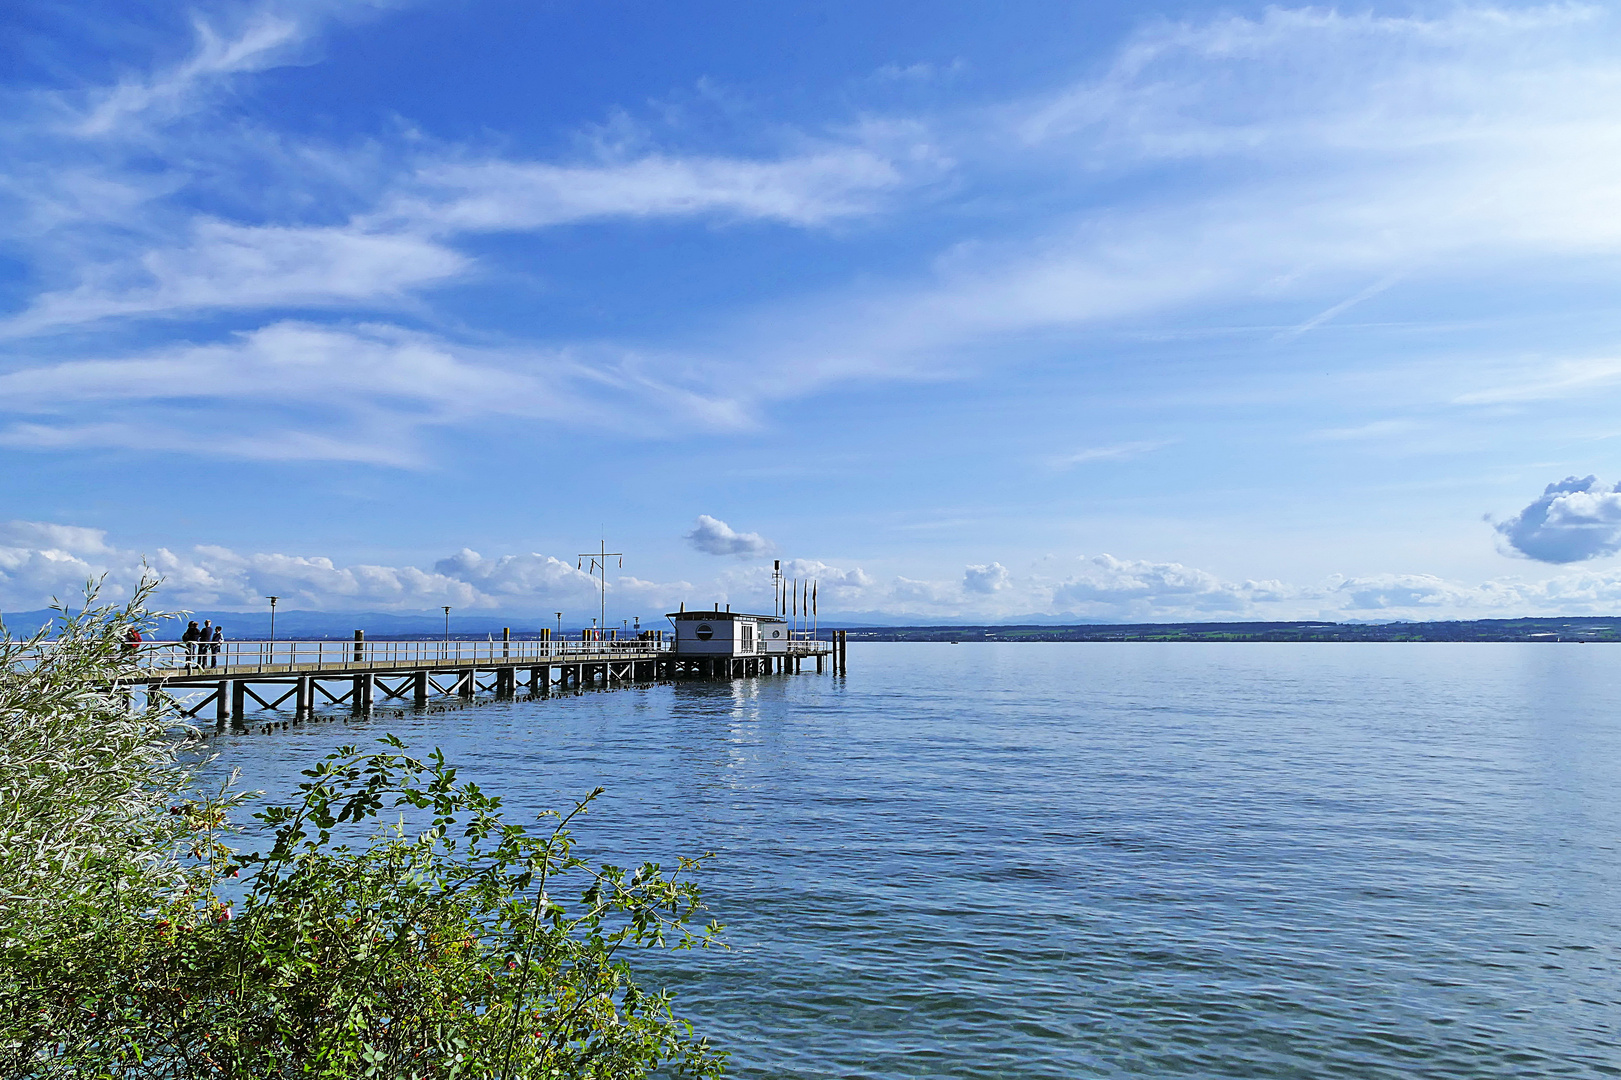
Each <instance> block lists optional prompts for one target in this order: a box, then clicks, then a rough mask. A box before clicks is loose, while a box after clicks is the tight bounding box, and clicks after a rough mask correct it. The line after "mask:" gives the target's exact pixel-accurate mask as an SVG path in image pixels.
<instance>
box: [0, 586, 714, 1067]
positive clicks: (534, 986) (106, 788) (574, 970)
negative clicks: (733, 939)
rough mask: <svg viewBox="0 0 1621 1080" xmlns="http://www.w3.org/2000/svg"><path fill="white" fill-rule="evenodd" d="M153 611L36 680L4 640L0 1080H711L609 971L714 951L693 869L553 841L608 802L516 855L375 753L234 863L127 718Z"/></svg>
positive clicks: (395, 762) (410, 761) (84, 629)
mask: <svg viewBox="0 0 1621 1080" xmlns="http://www.w3.org/2000/svg"><path fill="white" fill-rule="evenodd" d="M144 599H145V597H144V596H142V597H138V598H137V601H136V603H135V604H132V605H130V606H129V607H126V608H119V609H114V608H91V609H89V610H88V611H86V612H84V613H81V614H80V615H78V616H76V617H74V618H72V619H69V620H68V622H67V625H66V627H65V629H64V630H63V631H62V633H61V636H60V638H59V639H58V642H59V643H58V645H57V646H56V648H55V649H54V651H53V652H51V653H50V654H49V659H48V660H46V661H45V662H36V661H34V660H33V659H31V656H32V655H34V654H31V653H29V652H28V651H27V650H26V648H25V646H27V645H28V644H30V643H26V642H23V643H17V642H11V641H9V639H8V640H6V641H4V642H0V662H3V663H4V668H3V669H0V830H3V831H0V845H3V846H0V888H4V889H5V890H6V892H5V893H4V900H3V902H0V1075H4V1076H8V1077H9V1076H41V1077H46V1076H74V1077H120V1078H122V1077H130V1078H136V1077H176V1078H179V1077H244V1078H245V1077H256V1078H258V1077H293V1076H299V1077H305V1076H322V1077H379V1078H382V1077H386V1078H390V1080H392V1078H396V1077H446V1078H449V1077H548V1078H550V1077H558V1078H566V1077H601V1078H609V1077H613V1078H620V1077H639V1076H644V1075H647V1074H648V1073H650V1072H652V1071H653V1070H655V1069H663V1070H667V1071H674V1072H678V1073H683V1074H689V1075H696V1076H718V1075H719V1074H720V1072H721V1065H722V1055H721V1054H719V1053H718V1052H716V1051H714V1050H712V1049H711V1048H710V1047H709V1046H708V1044H707V1043H706V1042H705V1041H704V1040H702V1039H699V1038H695V1037H694V1036H693V1035H692V1033H691V1030H690V1028H689V1027H688V1025H686V1024H685V1023H683V1022H682V1021H680V1020H678V1019H676V1018H675V1017H674V1016H673V1015H672V1013H671V1010H670V1002H669V999H668V996H667V995H666V994H664V993H660V992H652V991H647V990H644V989H643V988H641V987H640V986H638V984H637V983H636V981H635V978H634V976H633V974H632V972H631V970H630V968H629V966H628V964H627V962H626V955H625V954H626V953H627V952H634V951H635V950H636V949H639V948H646V947H656V946H668V947H675V948H686V947H690V946H694V945H700V946H702V945H708V944H710V943H711V942H712V941H713V938H714V934H715V933H716V932H717V931H718V929H719V927H717V926H715V925H714V924H713V923H711V924H709V925H707V926H703V927H699V926H697V925H696V921H697V919H698V917H699V916H700V913H701V912H702V905H701V904H700V902H699V895H698V892H697V889H696V888H695V886H694V885H693V884H692V883H691V881H690V880H688V879H687V875H688V873H689V872H690V871H691V870H694V869H696V868H697V865H698V864H697V863H696V862H695V861H693V860H686V859H682V860H680V863H679V866H678V868H677V870H676V871H675V872H674V873H666V872H663V871H661V869H660V868H659V867H658V866H657V865H655V864H647V865H644V866H642V867H641V868H639V869H637V870H635V871H627V870H623V869H620V868H617V867H613V866H597V867H593V866H590V865H588V864H587V863H586V862H585V861H584V860H582V859H581V858H579V857H578V856H577V855H576V854H575V853H574V846H573V839H572V837H571V836H570V834H569V831H568V825H569V823H570V821H571V820H572V818H573V817H574V816H575V815H576V814H579V813H582V812H584V811H585V810H586V808H587V805H588V804H589V802H590V801H591V799H593V798H595V797H596V795H597V794H599V793H600V792H593V793H592V794H591V795H590V796H588V797H587V798H586V799H585V800H584V801H582V802H581V803H579V804H577V805H576V806H575V807H574V808H573V810H572V811H571V812H569V813H568V814H567V815H566V816H553V818H552V821H551V823H550V827H549V828H547V829H544V830H543V831H540V832H531V831H529V830H528V829H526V828H524V827H523V826H521V825H516V824H512V823H509V822H507V821H505V820H504V819H503V817H502V814H501V806H500V800H499V799H498V798H495V797H492V796H489V795H486V794H485V793H483V792H482V791H480V790H479V789H478V788H477V786H476V785H473V784H470V783H467V782H463V781H460V780H458V778H457V775H456V770H455V769H454V768H453V767H451V766H450V765H449V764H447V763H446V762H445V761H444V759H443V758H442V757H441V756H440V755H438V754H437V753H435V754H434V755H433V756H432V757H431V758H429V759H428V760H426V761H422V760H418V759H415V758H412V757H410V756H408V755H407V754H406V753H405V752H404V751H405V747H404V746H403V745H402V744H401V743H400V742H399V741H398V740H395V739H393V738H392V737H390V738H388V739H385V740H383V741H384V743H385V744H386V745H385V746H384V747H382V748H380V749H379V750H378V751H376V752H362V751H360V750H358V749H356V748H354V747H345V748H343V749H341V750H339V751H337V752H336V753H334V754H332V755H331V756H329V757H327V758H326V759H325V760H323V761H321V762H320V763H318V764H316V765H315V766H314V767H313V768H311V769H310V770H308V771H307V772H306V773H305V776H306V777H307V778H308V779H307V780H306V782H305V783H304V784H302V785H301V787H300V796H301V797H300V798H299V800H298V801H297V802H295V803H294V804H292V805H287V806H271V807H268V808H266V809H263V810H261V811H260V812H259V813H258V814H256V815H254V817H255V818H256V819H257V820H258V822H259V826H258V830H257V831H258V833H259V835H261V836H262V838H263V843H262V845H260V848H259V850H254V851H246V852H244V851H237V850H233V847H232V845H231V843H230V841H232V840H233V839H235V837H233V835H232V830H231V827H230V822H231V819H232V818H233V817H234V816H237V815H238V814H239V807H240V805H241V798H240V796H235V795H231V794H230V793H229V792H228V791H222V792H220V793H218V794H215V795H211V796H204V795H201V794H199V793H198V791H197V790H196V789H195V786H194V784H193V777H192V776H191V775H189V774H188V773H187V771H186V770H185V768H183V767H182V765H181V762H180V758H179V756H178V755H177V753H176V750H175V747H176V742H175V738H174V736H175V729H174V725H173V723H172V717H173V712H172V710H169V709H166V708H164V707H162V706H161V703H160V706H159V707H156V708H153V709H150V710H147V711H145V712H143V713H140V714H138V715H137V714H131V713H130V711H129V710H128V709H127V708H126V707H125V706H124V701H123V694H122V692H121V689H120V685H121V682H122V680H123V679H126V678H127V677H128V675H129V670H128V668H127V666H126V665H127V664H128V663H130V660H129V658H128V657H127V656H126V655H125V654H124V653H123V651H122V650H121V648H120V643H121V642H122V640H123V636H124V632H125V630H126V629H127V627H128V625H130V624H131V623H132V621H135V620H139V619H140V618H141V608H140V603H141V602H142V601H144ZM32 644H35V645H37V644H39V643H38V642H33V643H32ZM384 814H387V815H388V816H389V817H391V818H396V819H397V821H396V823H395V824H394V825H393V826H391V827H387V828H383V829H381V830H378V829H376V825H377V823H378V821H379V819H380V816H381V815H384ZM407 822H409V823H410V826H409V827H408V826H407ZM346 841H347V842H346ZM351 845H352V846H351ZM243 846H249V845H243ZM565 895H566V896H567V899H566V900H565V899H564V897H565Z"/></svg>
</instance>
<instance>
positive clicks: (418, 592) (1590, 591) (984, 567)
mask: <svg viewBox="0 0 1621 1080" xmlns="http://www.w3.org/2000/svg"><path fill="white" fill-rule="evenodd" d="M1556 486H1557V485H1556ZM711 520H713V519H711ZM717 524H718V522H717ZM721 553H722V554H732V552H731V551H728V550H724V546H723V550H722V551H721ZM732 566H733V568H731V569H727V570H725V571H723V572H722V573H720V574H719V575H717V576H716V577H715V578H714V579H712V580H709V581H700V582H697V583H694V582H690V581H669V582H657V581H646V580H641V579H638V578H635V577H630V576H621V577H619V578H616V579H610V580H609V582H608V587H609V589H610V590H611V591H612V592H614V593H616V594H617V595H619V596H621V597H625V598H634V599H636V600H637V601H638V602H639V603H643V604H647V605H650V606H663V605H667V606H665V607H664V610H670V609H671V608H673V607H674V605H675V604H676V603H678V602H680V601H688V602H698V603H708V602H714V601H718V602H735V603H738V604H743V605H754V606H755V607H756V608H758V609H760V610H769V603H770V597H771V595H772V592H771V580H770V568H769V567H768V566H765V565H753V566H738V565H736V564H732ZM783 573H784V575H785V576H787V577H788V578H789V579H790V580H794V581H797V582H800V583H806V582H811V581H814V582H816V583H817V590H818V596H819V601H820V603H819V610H820V613H821V615H822V617H823V620H824V621H827V620H828V619H829V618H835V617H838V616H839V615H844V616H859V615H861V614H868V615H883V616H885V617H889V618H911V619H916V620H917V621H921V622H927V621H930V620H961V619H969V620H981V621H1000V620H1005V619H1017V618H1020V617H1024V616H1038V617H1043V618H1063V619H1072V620H1075V621H1097V622H1166V621H1190V620H1209V619H1215V620H1223V621H1225V620H1244V619H1261V620H1284V619H1377V620H1394V619H1445V618H1491V617H1512V616H1525V615H1582V614H1609V613H1611V612H1613V611H1614V610H1616V608H1617V606H1618V605H1621V570H1614V571H1587V572H1579V573H1570V574H1564V575H1559V576H1555V577H1551V578H1548V579H1545V580H1541V581H1525V580H1521V579H1518V578H1497V579H1493V580H1490V581H1485V582H1479V583H1473V584H1471V583H1465V582H1458V581H1451V580H1447V579H1445V578H1441V577H1438V576H1435V575H1430V574H1377V575H1363V576H1356V577H1346V576H1334V577H1330V578H1328V579H1327V580H1324V581H1321V582H1316V583H1312V584H1290V583H1286V582H1281V581H1272V580H1240V581H1233V580H1227V579H1224V578H1222V577H1220V576H1219V575H1216V574H1212V573H1210V572H1209V571H1206V570H1202V569H1199V568H1197V567H1192V566H1187V565H1184V564H1182V563H1177V562H1155V561H1152V560H1145V559H1121V558H1116V557H1115V556H1112V555H1107V554H1098V555H1083V556H1077V557H1073V558H1067V559H1049V560H1043V561H1042V562H1040V563H1038V564H1036V565H1035V566H1033V567H1032V568H1030V569H1029V570H1028V571H1027V572H1024V573H1015V572H1014V571H1013V570H1010V569H1009V568H1008V567H1006V566H1004V565H1003V564H1002V563H1000V562H990V563H981V564H970V565H968V566H965V567H964V568H963V570H962V573H961V576H960V577H956V578H944V579H935V578H927V577H910V576H907V575H904V574H895V575H892V576H883V575H878V574H874V573H871V572H869V571H868V570H865V569H863V568H861V567H859V566H839V565H834V564H830V563H827V562H824V561H821V560H818V559H789V560H784V562H783ZM143 574H149V575H157V576H161V577H162V578H163V580H164V592H163V600H162V602H163V603H164V604H165V605H167V606H172V607H192V608H204V607H206V608H248V609H255V608H258V607H259V606H260V605H261V604H262V598H263V597H264V596H265V595H267V594H275V595H277V596H280V597H282V598H283V601H282V603H283V608H284V609H286V610H291V609H304V610H324V611H423V610H431V609H432V608H435V607H438V606H440V605H443V604H450V605H452V606H454V607H456V608H458V609H461V610H464V611H480V610H483V611H497V610H500V611H514V612H516V611H522V610H525V609H537V610H541V611H546V610H549V609H552V608H555V607H561V608H564V609H568V608H572V607H583V608H590V607H593V606H594V603H595V597H596V587H597V586H596V582H595V581H594V580H593V579H592V578H591V577H590V576H589V575H588V574H585V573H582V572H581V571H579V570H577V569H576V568H575V567H574V566H573V565H572V564H570V563H567V562H564V561H562V560H560V559H558V558H556V557H554V556H550V555H545V554H540V553H529V554H513V555H497V556H485V555H481V554H480V553H478V552H477V551H474V550H472V549H470V548H463V549H461V550H460V551H458V552H456V553H454V554H452V555H449V556H447V557H445V558H443V559H440V560H438V561H437V562H435V563H434V564H433V565H432V566H431V567H427V568H424V567H417V566H386V565H376V564H368V563H351V564H344V563H342V562H340V561H338V560H335V559H332V558H330V557H326V556H319V555H287V554H281V553H275V552H256V553H243V552H237V551H233V550H231V549H229V548H225V547H220V546H215V545H199V546H197V547H194V548H192V549H190V550H189V551H173V550H170V549H168V548H158V549H157V550H155V551H152V552H149V553H147V554H146V555H145V556H144V558H143V556H142V555H141V554H140V553H138V552H136V551H135V550H133V549H130V548H127V547H123V546H120V545H117V544H115V543H113V542H112V541H111V540H110V539H109V537H108V535H107V534H106V533H105V532H104V531H102V530H100V529H91V528H82V527H78V526H71V525H61V524H52V523H44V522H24V521H13V522H9V523H0V608H4V609H9V610H17V609H19V608H21V609H33V608H39V607H43V606H44V605H45V604H46V603H48V602H49V600H50V599H51V597H53V596H59V597H64V598H65V597H68V596H71V595H72V594H73V593H74V592H75V591H76V590H78V589H79V588H80V587H81V586H82V585H83V584H84V583H85V581H86V580H87V579H89V578H93V577H99V576H101V575H106V576H107V580H108V584H109V592H110V594H111V595H114V596H117V595H120V594H123V593H127V592H128V590H129V589H130V588H132V587H133V586H134V585H135V583H136V582H137V581H139V580H140V578H141V576H142V575H143Z"/></svg>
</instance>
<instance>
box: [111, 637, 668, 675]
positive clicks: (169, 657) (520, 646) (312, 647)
mask: <svg viewBox="0 0 1621 1080" xmlns="http://www.w3.org/2000/svg"><path fill="white" fill-rule="evenodd" d="M669 649H670V642H669V641H668V640H663V641H661V640H658V639H649V638H631V639H628V640H626V639H619V640H613V639H608V640H600V641H561V640H551V641H534V640H526V641H499V640H497V641H342V640H339V641H222V642H219V643H218V644H215V643H211V642H197V643H195V644H187V643H185V642H168V641H165V642H153V643H148V644H143V645H140V646H138V647H137V648H136V650H135V661H136V665H137V666H138V667H139V668H140V669H142V670H143V671H146V672H150V673H153V674H176V675H178V674H182V673H185V674H191V675H197V674H202V673H207V672H212V671H214V670H218V671H219V672H220V673H221V674H222V675H223V674H225V673H230V674H232V675H242V674H254V673H275V672H288V671H301V670H306V671H320V670H330V669H334V668H340V669H341V668H355V669H385V670H386V669H394V668H413V669H415V668H434V667H441V668H465V667H494V666H500V665H506V664H513V665H520V666H521V665H524V664H529V663H541V662H548V661H549V662H552V663H573V662H576V661H580V660H586V661H589V660H594V659H595V660H604V659H607V660H611V659H613V658H615V657H622V656H629V655H637V656H645V655H647V654H648V653H661V652H668V651H669Z"/></svg>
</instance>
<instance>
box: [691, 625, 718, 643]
mask: <svg viewBox="0 0 1621 1080" xmlns="http://www.w3.org/2000/svg"><path fill="white" fill-rule="evenodd" d="M694 633H696V634H697V635H698V640H699V641H708V640H709V639H710V638H712V637H714V636H715V628H714V627H713V626H710V625H709V624H708V623H699V624H698V629H697V630H696V631H694Z"/></svg>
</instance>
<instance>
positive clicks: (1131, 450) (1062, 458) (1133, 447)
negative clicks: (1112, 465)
mask: <svg viewBox="0 0 1621 1080" xmlns="http://www.w3.org/2000/svg"><path fill="white" fill-rule="evenodd" d="M1170 445H1171V444H1170V442H1168V441H1166V440H1163V439H1160V440H1152V441H1149V440H1144V441H1138V442H1126V443H1115V444H1114V445H1112V446H1091V447H1087V448H1086V449H1084V450H1076V451H1074V452H1073V453H1069V454H1060V455H1059V456H1057V457H1055V458H1053V459H1052V466H1053V467H1054V468H1056V469H1065V468H1070V467H1072V466H1075V465H1087V464H1090V463H1092V462H1094V461H1130V460H1131V459H1132V458H1137V457H1142V456H1143V455H1144V454H1151V453H1153V452H1154V451H1155V450H1161V449H1164V448H1165V447H1167V446H1170Z"/></svg>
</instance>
